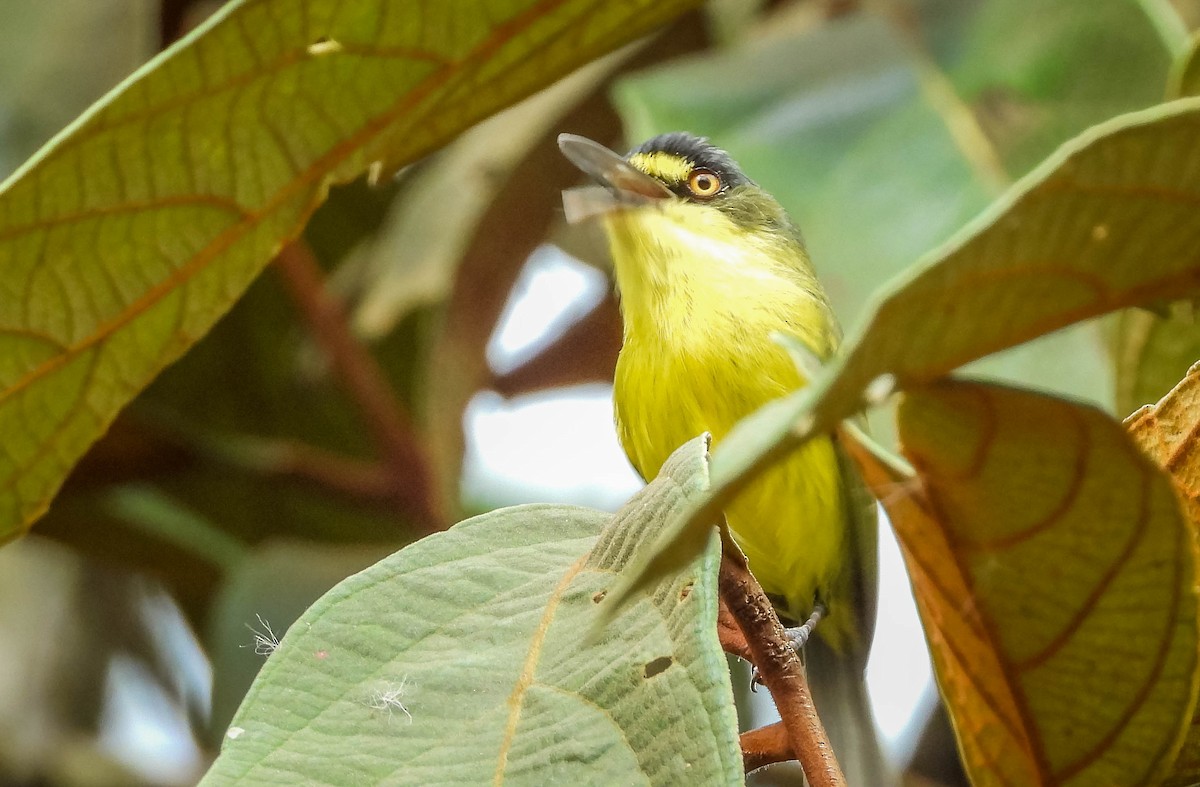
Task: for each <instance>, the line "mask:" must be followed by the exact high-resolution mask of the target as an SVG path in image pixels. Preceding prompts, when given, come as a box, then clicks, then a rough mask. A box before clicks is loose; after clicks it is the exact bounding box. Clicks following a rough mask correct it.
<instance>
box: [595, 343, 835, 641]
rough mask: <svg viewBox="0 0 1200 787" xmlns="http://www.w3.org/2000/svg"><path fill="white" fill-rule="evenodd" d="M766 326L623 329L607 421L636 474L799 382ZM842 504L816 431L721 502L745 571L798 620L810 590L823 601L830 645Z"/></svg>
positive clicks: (830, 454)
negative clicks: (697, 341) (655, 331)
mask: <svg viewBox="0 0 1200 787" xmlns="http://www.w3.org/2000/svg"><path fill="white" fill-rule="evenodd" d="M710 327H712V326H711V325H710ZM742 327H743V328H744V327H746V326H742ZM768 334H769V332H768V331H761V332H759V331H753V330H751V331H744V330H738V331H731V332H730V335H729V336H725V337H722V338H721V340H720V341H713V337H712V336H711V335H710V336H708V337H707V339H706V341H705V342H704V343H703V345H702V346H698V347H688V346H686V345H680V344H679V343H673V342H670V341H665V342H664V341H661V340H662V339H663V337H661V336H660V337H656V338H657V339H658V340H657V341H652V342H646V343H639V342H638V341H637V340H636V339H631V338H630V337H627V339H626V344H625V346H624V348H623V349H622V351H621V355H620V357H619V359H618V361H617V371H616V382H615V397H614V398H615V402H616V416H617V428H618V433H619V435H620V439H621V444H622V445H623V446H624V448H625V451H626V453H627V454H628V456H629V458H630V460H631V462H632V463H633V465H634V467H636V468H637V470H638V472H639V473H641V474H642V476H643V477H644V478H646V479H651V478H653V477H654V476H655V475H657V473H658V470H659V468H660V467H661V466H662V464H663V462H664V461H665V460H666V458H667V456H668V455H670V453H671V452H672V451H673V450H674V449H675V448H677V447H678V446H679V445H681V444H683V443H684V442H686V441H687V440H689V439H691V438H692V437H695V436H696V435H698V434H700V433H701V432H706V431H707V432H709V433H711V434H712V436H713V441H714V444H719V443H720V441H721V440H722V439H723V438H724V437H725V435H726V434H728V432H729V431H730V429H732V428H733V425H734V424H735V423H737V421H738V420H740V419H741V418H743V417H745V416H747V415H749V414H750V413H751V412H753V411H754V410H756V409H757V408H758V407H760V406H762V405H763V404H766V403H767V402H768V401H771V400H772V399H776V398H778V397H780V396H782V395H784V394H786V393H787V392H789V391H791V390H794V389H795V388H798V387H800V385H801V384H802V383H803V380H802V378H801V377H800V375H799V373H798V372H797V370H796V368H795V365H794V364H793V362H792V360H791V359H790V358H789V357H788V356H787V354H786V353H785V352H784V351H783V350H782V349H780V348H779V347H778V346H777V345H776V344H775V343H774V342H773V341H772V340H771V339H770V338H769V335H768ZM714 370H721V371H720V372H719V373H714ZM845 505H846V503H845V501H844V500H843V492H842V483H841V480H840V476H839V470H838V463H837V458H836V455H835V453H834V447H833V445H832V443H831V442H830V440H829V439H828V438H820V439H817V440H813V441H811V442H809V443H807V444H805V445H804V446H801V447H800V448H799V449H798V450H797V451H795V452H794V453H793V454H791V455H790V456H789V457H787V458H786V459H785V460H783V461H781V462H779V463H777V464H776V465H775V466H774V467H772V468H771V469H770V470H768V471H766V472H764V473H763V474H762V475H761V476H760V477H759V478H758V479H756V480H755V481H754V482H753V483H751V484H750V485H749V486H748V487H747V488H746V489H745V490H743V491H742V492H741V493H740V494H739V495H738V497H737V498H736V499H735V500H734V501H733V502H732V503H731V504H730V506H729V507H728V508H727V509H726V512H725V514H726V518H727V521H728V523H729V527H730V530H731V532H732V533H733V536H734V538H735V539H736V540H737V542H738V545H739V546H741V548H742V550H743V551H744V552H745V553H746V557H747V559H748V560H749V564H750V568H751V571H752V572H753V573H754V575H755V577H756V578H757V579H758V581H759V582H760V583H761V584H762V586H763V589H764V590H765V591H766V592H767V593H768V594H770V595H772V596H774V597H777V598H778V599H780V600H782V603H781V604H779V606H780V607H781V608H782V610H783V611H784V612H786V613H787V614H788V615H790V616H791V617H792V618H794V619H796V620H803V619H804V618H805V617H807V616H808V614H809V613H810V612H811V611H812V607H813V602H814V599H816V598H817V596H818V595H819V596H820V597H821V600H822V601H824V602H825V603H826V604H827V605H828V606H829V612H830V615H829V620H828V621H827V623H824V624H822V626H821V628H820V629H819V631H820V633H821V634H822V636H823V637H824V638H825V639H827V640H828V641H829V642H830V644H831V645H833V646H834V647H838V646H839V644H840V642H841V641H842V640H843V638H844V637H846V636H848V635H850V631H851V629H852V626H853V619H852V615H851V614H850V613H849V611H848V610H847V611H845V612H842V611H841V609H840V608H841V607H842V603H843V601H844V599H842V598H839V597H840V596H842V595H843V594H841V593H839V592H837V588H836V587H835V585H839V584H840V580H844V577H842V576H841V572H842V570H843V569H844V568H845V562H846V558H845V553H846V541H845V539H846V533H845V528H846V525H845V522H846V510H845Z"/></svg>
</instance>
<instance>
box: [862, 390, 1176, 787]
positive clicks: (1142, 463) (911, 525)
mask: <svg viewBox="0 0 1200 787" xmlns="http://www.w3.org/2000/svg"><path fill="white" fill-rule="evenodd" d="M898 419H899V429H900V437H901V441H902V444H903V446H904V451H905V453H906V454H907V455H908V456H909V458H910V459H911V461H912V463H913V466H914V467H915V468H916V470H917V478H916V479H912V478H909V477H906V476H905V475H904V474H902V473H900V472H897V471H896V470H895V469H894V468H892V467H889V466H888V465H887V464H886V463H884V462H883V461H881V460H879V459H877V458H876V457H875V456H873V455H872V454H870V453H868V452H867V451H865V450H864V449H863V448H862V447H861V446H860V445H854V444H851V446H850V448H851V451H852V453H853V454H854V456H855V458H856V460H858V462H859V463H860V466H861V467H862V469H863V471H864V476H865V477H866V479H867V482H868V484H869V485H870V486H871V487H872V488H873V489H874V491H875V493H876V494H877V495H878V496H879V497H880V500H881V501H882V502H883V504H884V506H885V507H886V508H887V510H888V513H889V515H890V517H891V520H892V523H893V527H894V528H895V530H896V534H897V537H898V539H899V541H900V544H901V548H902V551H903V554H904V558H905V562H906V564H907V566H908V570H909V574H910V577H911V579H912V584H913V590H914V594H915V596H916V599H917V606H918V609H919V610H920V613H921V618H922V620H923V623H924V626H925V630H926V635H927V637H928V640H929V644H930V647H931V650H932V652H933V658H934V666H935V670H936V672H937V677H938V682H939V684H940V686H941V688H942V692H943V695H944V697H945V698H946V701H947V704H948V706H949V709H950V714H951V717H952V719H953V721H954V725H955V728H956V731H957V733H958V739H959V744H960V746H961V747H962V750H963V754H964V759H965V761H966V763H967V767H968V770H969V771H970V774H971V777H972V781H973V783H974V784H976V785H1005V784H1007V785H1014V784H1021V785H1080V786H1082V785H1095V784H1143V783H1147V782H1150V781H1152V780H1154V779H1156V778H1161V776H1162V775H1163V774H1164V770H1165V768H1166V767H1167V766H1168V765H1169V764H1170V763H1171V761H1172V760H1173V759H1174V757H1175V756H1176V753H1177V752H1178V751H1179V747H1180V745H1181V742H1182V738H1183V733H1184V729H1185V726H1186V721H1187V720H1188V719H1190V718H1191V714H1192V711H1193V709H1194V707H1195V702H1196V690H1197V672H1196V669H1197V651H1196V642H1197V609H1198V605H1197V596H1196V589H1195V562H1196V552H1195V542H1194V540H1193V537H1192V533H1191V530H1190V528H1189V527H1188V525H1187V523H1186V521H1185V520H1184V517H1183V515H1182V513H1181V509H1180V505H1179V501H1178V499H1177V498H1176V496H1175V493H1174V491H1173V489H1172V486H1171V483H1170V481H1169V480H1168V479H1167V478H1166V477H1165V476H1164V474H1163V473H1162V472H1161V471H1160V470H1159V469H1158V468H1157V467H1156V466H1155V465H1154V464H1153V463H1151V462H1150V461H1149V460H1148V459H1146V458H1145V457H1144V456H1143V455H1142V454H1141V453H1140V452H1139V451H1138V450H1137V448H1136V447H1135V446H1134V445H1133V444H1132V442H1131V440H1130V439H1129V437H1128V436H1127V435H1126V434H1125V433H1124V432H1123V430H1122V429H1121V427H1120V426H1119V425H1118V424H1117V423H1115V422H1114V421H1112V419H1110V418H1109V417H1108V416H1106V415H1104V414H1103V413H1101V412H1099V411H1097V410H1094V409H1092V408H1089V407H1084V406H1080V405H1075V404H1071V403H1068V402H1065V401H1062V400H1059V399H1054V398H1050V397H1046V396H1042V395H1038V394H1033V393H1028V392H1022V391H1018V390H1014V389H1006V388H1001V387H998V386H989V385H984V384H977V383H966V382H956V381H942V382H937V383H933V384H930V385H927V386H920V387H916V388H914V389H913V390H911V391H910V392H909V393H908V394H907V395H906V396H905V397H904V399H903V401H902V402H901V404H900V408H899V411H898Z"/></svg>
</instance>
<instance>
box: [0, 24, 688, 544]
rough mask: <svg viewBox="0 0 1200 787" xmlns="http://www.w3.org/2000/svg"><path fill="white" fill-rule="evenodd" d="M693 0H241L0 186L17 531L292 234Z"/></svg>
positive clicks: (3, 519) (0, 476)
mask: <svg viewBox="0 0 1200 787" xmlns="http://www.w3.org/2000/svg"><path fill="white" fill-rule="evenodd" d="M691 4H692V3H690V2H688V1H687V0H672V1H670V2H649V1H648V0H642V1H641V2H631V3H621V4H612V3H605V2H601V1H600V0H557V1H551V2H545V1H544V2H534V0H509V1H508V2H501V3H496V4H494V5H493V6H492V7H489V8H488V9H487V12H486V13H484V12H483V10H482V9H476V8H474V7H468V6H465V5H463V4H459V3H434V2H422V1H421V0H407V2H387V1H386V0H350V1H348V2H335V0H304V1H303V2H295V0H263V1H262V2H233V3H231V4H230V5H229V6H227V7H226V8H225V9H223V10H222V11H221V12H220V13H218V14H217V15H216V16H215V17H214V18H213V19H211V20H210V21H209V22H208V23H206V24H205V25H204V26H203V28H201V29H199V30H197V31H196V32H195V33H194V34H192V35H190V36H188V38H187V39H186V40H185V41H184V42H182V43H181V44H180V45H178V46H176V47H173V48H172V49H171V50H169V51H168V52H167V53H166V54H164V55H163V56H162V57H160V58H158V59H156V60H155V61H153V62H152V63H151V64H149V65H147V66H146V67H145V68H143V69H142V70H140V71H139V72H138V73H136V74H135V75H134V76H133V77H131V78H130V79H129V80H128V81H127V82H125V83H124V84H123V85H122V86H121V87H120V88H118V89H117V90H116V91H115V92H114V93H113V94H111V95H110V96H109V97H108V98H106V99H105V100H104V101H103V102H101V103H100V104H98V105H97V106H96V107H94V108H93V109H92V110H91V111H90V112H88V113H87V114H86V115H85V116H84V117H82V118H81V119H80V120H79V121H78V122H77V123H75V124H74V125H73V126H71V127H70V128H69V129H67V130H66V131H65V132H63V134H61V135H60V136H59V137H57V138H56V139H55V140H54V141H53V142H52V143H51V144H50V145H49V146H48V147H47V148H45V149H44V150H43V151H42V152H41V153H40V154H39V155H38V156H36V157H35V158H34V159H33V160H31V161H30V162H29V163H28V164H27V165H26V166H25V167H23V168H22V169H21V170H20V171H19V172H18V173H17V174H16V175H14V176H13V178H12V179H10V180H9V181H8V182H6V183H5V184H4V186H3V188H2V189H0V434H3V435H4V436H5V442H4V446H3V451H2V452H0V539H3V538H11V537H12V536H14V535H16V534H17V533H19V532H20V531H21V530H22V529H23V528H24V527H25V526H27V525H28V523H29V522H30V521H32V519H33V518H35V517H36V516H37V515H38V514H40V513H41V512H42V511H43V510H44V509H45V507H46V505H47V504H48V501H49V499H50V497H51V496H52V495H53V493H54V491H55V490H56V489H57V488H58V486H59V484H60V483H61V482H62V479H63V477H64V475H65V474H66V471H67V469H68V468H69V467H70V466H71V465H72V464H73V463H74V461H75V460H76V459H77V458H78V457H79V455H80V454H81V453H82V452H83V450H84V449H85V448H86V447H87V445H88V444H90V443H91V442H92V441H93V440H95V439H96V437H98V436H99V435H100V434H101V433H102V432H103V431H104V429H105V428H106V427H107V426H108V424H109V423H110V422H111V421H112V419H113V417H114V416H115V414H116V412H117V411H118V410H119V409H120V407H121V406H122V405H124V404H125V403H126V402H127V401H129V399H130V398H132V397H133V395H134V394H136V393H137V392H138V391H139V390H140V389H141V388H142V387H144V386H145V385H146V384H147V383H148V382H149V381H150V379H152V378H153V376H154V375H155V374H157V372H158V371H159V370H161V369H162V368H163V366H164V365H166V364H167V363H169V362H170V361H172V360H174V359H175V358H177V357H178V356H179V355H180V354H181V353H182V352H183V351H184V350H185V349H187V348H188V347H189V346H190V345H191V344H192V343H193V342H195V341H196V339H198V338H199V337H200V336H201V335H203V334H204V332H205V331H207V330H208V328H209V327H210V326H211V325H212V323H213V321H214V320H215V319H216V318H217V317H219V316H220V315H221V314H222V313H223V312H224V311H225V310H226V309H228V308H229V306H230V304H231V303H232V302H233V301H234V300H235V299H236V298H237V297H238V295H240V294H241V292H242V291H243V290H244V289H245V287H246V286H247V285H248V284H249V282H250V281H251V280H252V279H253V277H254V276H255V275H256V274H257V273H258V272H259V270H261V268H262V266H263V265H264V264H265V263H266V261H267V260H268V259H269V258H270V257H271V256H272V254H274V252H275V251H277V250H278V249H279V248H280V246H281V245H282V243H283V242H284V241H285V240H286V239H288V238H291V237H293V236H295V235H296V234H297V233H298V232H299V231H300V229H301V227H302V226H303V224H304V222H305V220H306V219H307V217H308V215H309V214H310V213H311V212H312V210H313V209H314V207H315V206H316V205H317V204H318V203H319V202H320V201H321V200H322V199H323V197H324V195H325V192H326V191H327V189H328V187H329V185H330V184H331V183H334V182H340V181H346V180H349V179H352V178H354V177H356V176H358V175H360V174H361V173H363V172H364V171H366V170H367V169H368V167H370V166H372V165H373V164H379V167H378V168H377V171H388V170H390V169H392V168H394V167H396V166H398V165H400V164H403V163H405V162H407V161H411V160H413V159H414V158H416V157H418V156H420V155H422V154H424V153H426V152H428V151H429V150H431V149H432V148H433V147H435V146H436V145H438V144H440V143H441V142H443V141H445V140H446V139H448V138H449V137H450V136H452V135H453V134H455V133H456V132H458V131H461V130H462V129H463V128H465V127H466V126H468V125H470V124H471V123H472V122H474V121H476V120H478V119H480V118H482V117H484V116H486V115H488V114H490V113H492V112H495V111H496V110H498V109H501V108H503V107H504V106H507V105H508V104H510V103H512V102H513V101H515V100H517V99H519V98H521V97H523V96H525V95H528V94H529V93H531V92H533V91H534V90H537V89H538V88H540V87H543V86H544V85H546V84H548V83H549V82H550V81H551V80H553V79H554V78H556V77H558V76H560V75H562V74H563V73H565V72H566V71H568V70H570V69H571V68H574V67H576V66H579V65H582V64H583V63H586V62H588V61H589V60H591V59H593V58H594V57H596V56H598V55H600V54H602V53H604V52H606V51H609V50H611V49H613V48H614V47H616V46H618V45H619V44H621V43H624V42H625V41H628V40H630V39H632V38H634V37H636V36H638V35H641V34H643V33H645V32H647V31H649V30H650V29H652V28H653V27H654V26H655V25H657V24H659V23H661V22H663V21H665V20H667V19H669V18H671V17H672V16H673V15H675V14H676V13H678V12H679V11H680V10H681V9H682V8H684V7H687V6H688V5H691Z"/></svg>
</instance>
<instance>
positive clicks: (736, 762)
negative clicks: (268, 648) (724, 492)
mask: <svg viewBox="0 0 1200 787" xmlns="http://www.w3.org/2000/svg"><path fill="white" fill-rule="evenodd" d="M704 465H705V454H704V445H703V443H702V442H701V441H698V440H697V441H692V442H691V443H689V444H688V445H686V446H684V447H683V448H681V449H680V451H678V452H676V454H675V455H673V457H672V459H671V460H670V461H669V462H668V464H667V465H666V466H664V470H663V473H662V474H660V476H659V478H658V479H656V481H655V482H654V483H652V484H651V485H649V486H648V487H647V488H646V489H645V490H643V491H642V492H641V493H639V494H638V495H637V496H636V497H635V498H634V500H632V501H631V502H630V504H629V505H628V506H627V507H625V508H624V509H622V511H621V512H619V513H618V514H617V515H616V516H615V517H610V516H608V515H604V514H601V513H599V512H593V511H589V510H586V509H578V508H570V507H561V506H523V507H518V508H514V509H503V510H500V511H496V512H493V513H491V514H487V515H484V516H482V517H477V518H475V519H473V520H469V521H468V522H465V523H463V524H461V525H458V526H456V527H454V528H452V529H451V530H450V531H448V532H447V533H445V534H439V535H435V536H432V537H430V538H428V539H425V540H424V541H421V542H419V543H418V544H416V545H414V546H412V547H408V548H406V549H404V550H402V551H400V552H398V553H396V554H395V555H393V556H392V557H390V558H387V559H385V560H384V561H382V562H381V563H379V564H377V565H375V566H374V567H372V568H370V569H368V570H367V571H365V572H363V573H361V574H358V575H356V576H355V577H352V578H351V579H349V580H347V581H346V582H344V583H342V584H341V585H339V586H338V587H337V588H335V589H334V590H333V591H332V592H331V593H330V594H329V595H327V596H326V597H325V598H324V599H322V600H321V601H320V602H318V603H317V604H316V605H314V607H313V608H311V609H310V610H309V612H307V613H306V614H305V616H304V617H303V618H301V620H300V621H299V622H298V623H297V624H296V625H295V626H293V628H292V629H291V630H290V631H289V632H288V634H287V636H286V637H284V639H283V641H282V644H281V645H280V648H279V649H278V651H277V652H276V653H275V655H273V656H272V657H271V659H270V660H269V661H268V662H267V664H266V665H265V666H264V668H263V671H262V673H261V674H260V676H259V678H258V679H257V681H256V683H255V685H254V687H253V688H252V689H251V691H250V693H249V694H248V695H247V698H246V701H245V702H244V704H243V706H242V708H241V710H239V712H238V714H237V716H236V717H235V718H234V721H233V727H232V728H231V729H236V730H238V731H239V732H238V734H237V736H236V737H232V736H230V737H229V738H227V740H226V741H225V745H224V747H223V749H222V753H221V756H220V757H219V758H218V761H217V763H216V765H215V766H214V768H213V770H212V771H211V772H210V773H209V775H208V777H207V782H208V783H213V784H218V783H226V782H229V781H236V780H253V781H264V780H276V781H279V780H283V781H286V780H288V779H296V778H302V779H303V780H304V781H305V782H306V783H310V784H344V783H351V782H353V783H406V784H414V783H420V784H427V783H444V782H448V781H453V782H458V783H472V784H482V783H488V782H492V783H495V784H501V783H506V784H508V783H511V784H614V783H619V784H635V783H637V784H651V783H654V784H662V783H688V782H696V781H702V782H705V783H739V782H740V779H741V755H740V750H739V748H738V745H737V737H736V734H737V720H736V716H735V713H734V709H733V697H732V690H731V688H730V685H729V674H728V670H727V668H726V666H725V661H724V656H723V654H722V653H721V650H720V645H719V643H718V641H717V638H716V629H715V625H714V623H715V619H716V605H717V596H716V574H717V565H718V562H719V560H720V545H719V542H718V540H717V539H716V538H713V539H711V540H710V543H709V544H708V545H707V546H706V548H705V549H704V551H703V553H702V554H701V555H700V556H699V558H698V559H697V560H696V561H694V562H692V563H690V564H688V565H686V566H684V567H683V570H682V571H681V572H680V573H679V574H677V575H675V576H672V577H670V578H668V579H666V580H664V581H663V582H661V583H659V584H658V585H657V586H655V587H654V588H652V589H651V590H650V592H649V593H648V594H647V595H646V596H643V597H642V598H641V599H639V600H638V602H637V603H635V604H634V605H632V606H631V607H630V608H629V609H628V610H627V611H626V612H625V613H624V614H622V615H621V616H620V617H619V618H618V619H617V621H616V622H615V623H614V625H613V626H612V627H610V628H609V629H607V630H606V631H605V634H604V637H603V638H601V640H600V641H599V642H597V643H596V644H595V645H593V646H591V647H584V646H582V645H581V642H580V640H581V639H582V634H583V632H584V631H586V630H587V629H588V627H589V626H590V625H591V623H592V621H593V619H594V618H595V617H596V615H597V608H598V602H599V601H600V600H602V599H603V595H604V593H605V591H606V589H607V588H608V587H609V586H611V585H612V583H613V581H614V578H615V575H616V573H617V572H619V571H620V570H621V568H622V567H623V566H624V565H625V564H626V563H627V562H628V561H629V560H630V559H631V557H632V556H633V555H634V554H636V552H637V551H638V550H639V549H641V548H643V547H644V546H645V542H646V540H647V539H653V538H654V537H655V536H656V535H657V532H658V531H659V530H660V529H661V527H662V526H663V523H664V522H665V521H667V518H668V516H669V515H670V513H671V512H673V511H675V510H676V509H678V508H679V507H680V506H681V505H683V504H685V503H686V501H687V500H688V499H689V498H690V497H692V496H694V495H696V494H699V493H701V492H702V491H703V490H704V488H705V486H706V484H705V479H706V477H707V471H706V469H705V467H704ZM602 528H603V532H601V530H602ZM597 534H599V538H597ZM380 692H383V693H384V694H387V693H388V692H392V693H393V694H394V700H395V702H398V703H403V705H404V712H403V713H401V712H400V711H399V710H396V709H395V708H393V710H394V711H395V712H391V713H389V712H387V711H386V709H381V708H380V707H378V706H379V705H380V703H379V702H374V701H373V700H378V699H379V696H380ZM648 709H653V711H652V712H651V711H649V710H648ZM409 716H411V722H410V721H409Z"/></svg>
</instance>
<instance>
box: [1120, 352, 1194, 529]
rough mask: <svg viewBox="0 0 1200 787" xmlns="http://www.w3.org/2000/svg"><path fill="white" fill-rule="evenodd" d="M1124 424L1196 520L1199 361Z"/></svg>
mask: <svg viewBox="0 0 1200 787" xmlns="http://www.w3.org/2000/svg"><path fill="white" fill-rule="evenodd" d="M1125 425H1126V426H1127V427H1128V429H1129V433H1130V434H1131V435H1133V439H1134V442H1136V443H1137V444H1138V446H1139V447H1141V449H1142V450H1143V451H1144V452H1145V453H1146V455H1147V456H1149V457H1150V458H1152V459H1153V460H1154V461H1155V462H1157V463H1158V464H1159V466H1160V467H1162V468H1163V469H1165V470H1166V471H1167V472H1168V473H1170V474H1171V477H1172V478H1174V479H1175V484H1176V486H1177V488H1178V490H1179V493H1180V495H1181V496H1183V498H1184V499H1185V500H1186V501H1187V503H1188V504H1189V506H1190V507H1191V517H1192V522H1193V524H1195V523H1197V522H1200V516H1198V515H1200V365H1193V366H1192V368H1191V369H1189V370H1188V373H1187V376H1186V377H1184V378H1183V379H1182V380H1181V381H1180V382H1179V384H1178V385H1176V386H1175V387H1174V388H1173V389H1171V392H1170V393H1168V394H1167V395H1166V396H1164V397H1163V398H1162V400H1161V401H1159V403H1158V404H1156V405H1154V406H1153V407H1151V406H1146V407H1143V408H1142V409H1140V410H1138V411H1137V412H1136V413H1134V414H1133V415H1131V416H1129V418H1128V420H1127V421H1126V422H1125Z"/></svg>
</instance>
